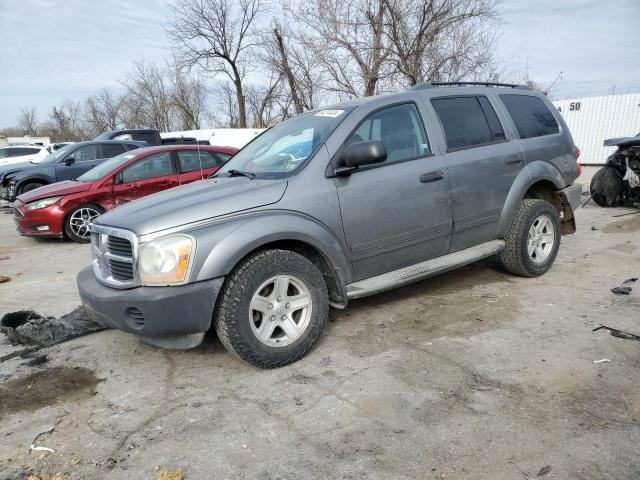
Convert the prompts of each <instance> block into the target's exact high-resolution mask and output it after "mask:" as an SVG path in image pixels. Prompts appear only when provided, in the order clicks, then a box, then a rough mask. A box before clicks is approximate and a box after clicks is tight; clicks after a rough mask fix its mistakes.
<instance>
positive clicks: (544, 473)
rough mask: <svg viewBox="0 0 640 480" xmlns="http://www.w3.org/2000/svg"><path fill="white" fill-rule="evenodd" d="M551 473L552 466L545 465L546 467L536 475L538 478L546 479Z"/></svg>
mask: <svg viewBox="0 0 640 480" xmlns="http://www.w3.org/2000/svg"><path fill="white" fill-rule="evenodd" d="M550 471H551V465H545V466H544V467H542V468H541V469H540V470H539V471H538V474H537V475H536V476H537V477H544V476H545V475H547V474H548V473H549V472H550Z"/></svg>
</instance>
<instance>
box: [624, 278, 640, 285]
mask: <svg viewBox="0 0 640 480" xmlns="http://www.w3.org/2000/svg"><path fill="white" fill-rule="evenodd" d="M637 281H638V277H633V278H627V279H626V280H625V281H624V282H622V283H623V285H626V284H628V283H635V282H637Z"/></svg>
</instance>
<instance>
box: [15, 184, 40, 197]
mask: <svg viewBox="0 0 640 480" xmlns="http://www.w3.org/2000/svg"><path fill="white" fill-rule="evenodd" d="M44 186H45V184H44V183H41V182H29V183H27V184H25V185H24V186H23V187H22V188H21V189H20V193H19V195H22V194H23V193H27V192H30V191H31V190H35V189H36V188H40V187H44Z"/></svg>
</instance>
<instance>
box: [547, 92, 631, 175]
mask: <svg viewBox="0 0 640 480" xmlns="http://www.w3.org/2000/svg"><path fill="white" fill-rule="evenodd" d="M552 103H553V104H554V105H555V107H556V108H557V109H558V111H559V112H560V113H561V114H562V116H563V117H564V120H565V122H567V125H568V126H569V130H570V131H571V135H572V136H573V141H574V143H575V144H576V145H577V146H578V147H579V148H580V163H582V164H584V165H597V164H603V163H605V161H606V160H607V157H608V156H609V155H611V154H612V153H613V152H614V151H615V147H603V146H602V142H603V141H604V140H606V139H607V138H616V137H633V136H635V135H637V134H638V133H639V132H640V93H628V94H624V95H607V96H603V97H587V98H571V99H568V100H555V101H552Z"/></svg>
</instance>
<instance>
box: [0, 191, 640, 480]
mask: <svg viewBox="0 0 640 480" xmlns="http://www.w3.org/2000/svg"><path fill="white" fill-rule="evenodd" d="M586 198H587V197H584V199H585V200H586ZM631 211H632V210H631V209H601V208H598V207H596V206H594V205H592V204H590V205H588V206H587V207H585V208H583V209H580V210H579V211H578V212H577V220H578V232H577V234H576V235H574V236H569V237H563V239H562V246H561V248H560V253H559V256H558V258H557V261H556V264H555V265H554V267H553V269H552V270H551V271H550V272H549V273H547V274H546V275H544V276H542V277H540V278H537V279H523V278H516V277H512V276H509V275H507V274H505V273H503V272H502V271H501V270H500V268H499V267H498V265H497V264H496V262H495V261H494V260H487V261H483V262H481V263H479V264H475V265H471V266H469V267H466V268H463V269H460V270H457V271H454V272H451V273H448V274H445V275H442V276H440V277H436V278H433V279H429V280H426V281H423V282H420V283H417V284H414V285H412V286H409V287H405V288H402V289H399V290H396V291H393V292H389V293H386V294H382V295H378V296H376V297H372V298H368V299H362V300H358V301H354V302H353V303H352V304H351V305H350V306H349V308H347V309H345V310H342V311H340V310H332V312H331V322H330V323H329V324H328V326H327V329H326V331H325V332H324V334H323V336H322V338H321V341H320V342H319V344H318V346H317V347H316V348H315V349H314V350H313V351H312V352H311V354H309V355H308V356H307V357H305V358H304V359H303V360H301V361H300V362H298V363H296V364H294V365H291V366H289V367H285V368H281V369H278V370H271V371H261V370H257V369H255V368H253V367H251V366H249V365H246V364H244V363H242V362H241V361H239V360H238V359H237V358H235V357H233V356H232V355H230V354H228V353H227V352H226V351H225V350H224V349H223V347H222V346H221V345H220V343H219V341H218V340H217V339H216V338H215V335H209V336H208V337H207V338H206V340H205V342H204V344H203V345H202V346H201V347H199V348H197V349H194V350H190V351H182V352H175V351H163V350H160V349H157V348H154V347H151V346H147V345H145V344H142V343H140V341H138V340H137V339H136V338H135V337H133V336H131V335H127V334H123V333H120V332H117V331H103V332H99V333H95V334H92V335H89V336H85V337H81V338H78V339H75V340H72V341H69V342H66V343H63V344H59V345H57V346H54V347H50V348H47V349H44V350H41V351H39V352H37V356H36V357H34V358H30V359H24V358H20V357H16V358H12V359H10V360H6V361H4V362H0V479H3V480H4V479H11V480H14V479H27V478H28V477H29V475H51V476H53V475H54V474H56V473H58V474H60V475H59V477H56V478H62V479H98V478H99V479H122V478H129V479H155V478H161V477H162V478H180V477H179V474H178V473H177V472H176V470H178V469H180V470H181V472H182V475H183V476H184V478H185V479H188V480H190V479H231V478H241V479H265V480H266V479H307V478H322V479H364V478H366V479H445V478H446V479H480V478H486V479H490V480H500V479H525V480H526V479H538V478H558V479H582V480H601V479H602V480H604V479H607V480H609V479H637V478H640V457H639V456H638V451H639V450H640V342H637V341H633V340H628V339H620V338H615V337H613V336H611V335H609V334H608V333H607V332H606V331H602V330H601V331H598V332H592V330H593V329H594V328H596V327H598V326H599V325H602V324H604V325H608V326H610V327H614V328H617V329H620V330H625V331H629V332H635V333H638V334H640V281H639V282H637V283H636V284H632V285H631V286H632V287H633V291H632V292H631V294H630V295H615V294H613V293H611V292H610V289H611V288H612V287H615V286H618V285H620V284H622V282H623V281H624V280H626V279H628V278H630V277H638V276H640V214H638V215H627V216H622V217H614V215H620V214H625V213H628V212H631ZM5 256H7V257H9V258H6V259H2V258H3V257H5ZM88 262H89V248H88V246H86V245H75V244H71V243H69V242H59V241H37V240H33V239H27V238H20V237H18V236H17V234H16V233H15V232H14V230H13V227H12V218H11V216H10V215H4V214H3V213H2V211H1V210H0V274H4V275H9V276H10V277H12V279H11V281H10V282H7V283H3V284H0V314H3V313H7V312H10V311H13V310H18V309H24V308H33V309H34V310H36V311H37V312H39V313H42V314H48V315H61V314H63V313H67V312H69V311H71V310H72V309H73V308H74V307H76V306H77V305H78V303H79V300H78V296H77V290H76V287H75V274H76V272H77V271H78V270H79V269H80V268H82V267H83V266H84V265H86V264H88ZM16 350H17V348H16V347H13V346H11V345H9V344H8V343H7V342H6V341H4V340H0V357H2V356H3V355H7V354H9V353H11V352H14V351H16ZM43 356H44V357H43ZM602 359H608V360H609V361H603V362H600V363H594V361H598V360H602ZM41 432H45V433H43V434H42V435H40V436H38V439H37V441H36V444H37V445H38V446H45V447H48V448H51V449H54V450H55V452H51V453H47V452H43V451H33V452H31V453H29V446H30V445H31V443H32V442H33V440H34V438H35V437H36V436H37V435H38V434H39V433H41ZM163 469H169V470H172V471H174V474H175V475H174V476H167V475H170V473H171V472H170V471H169V470H163ZM36 478H47V477H46V476H42V477H36Z"/></svg>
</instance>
